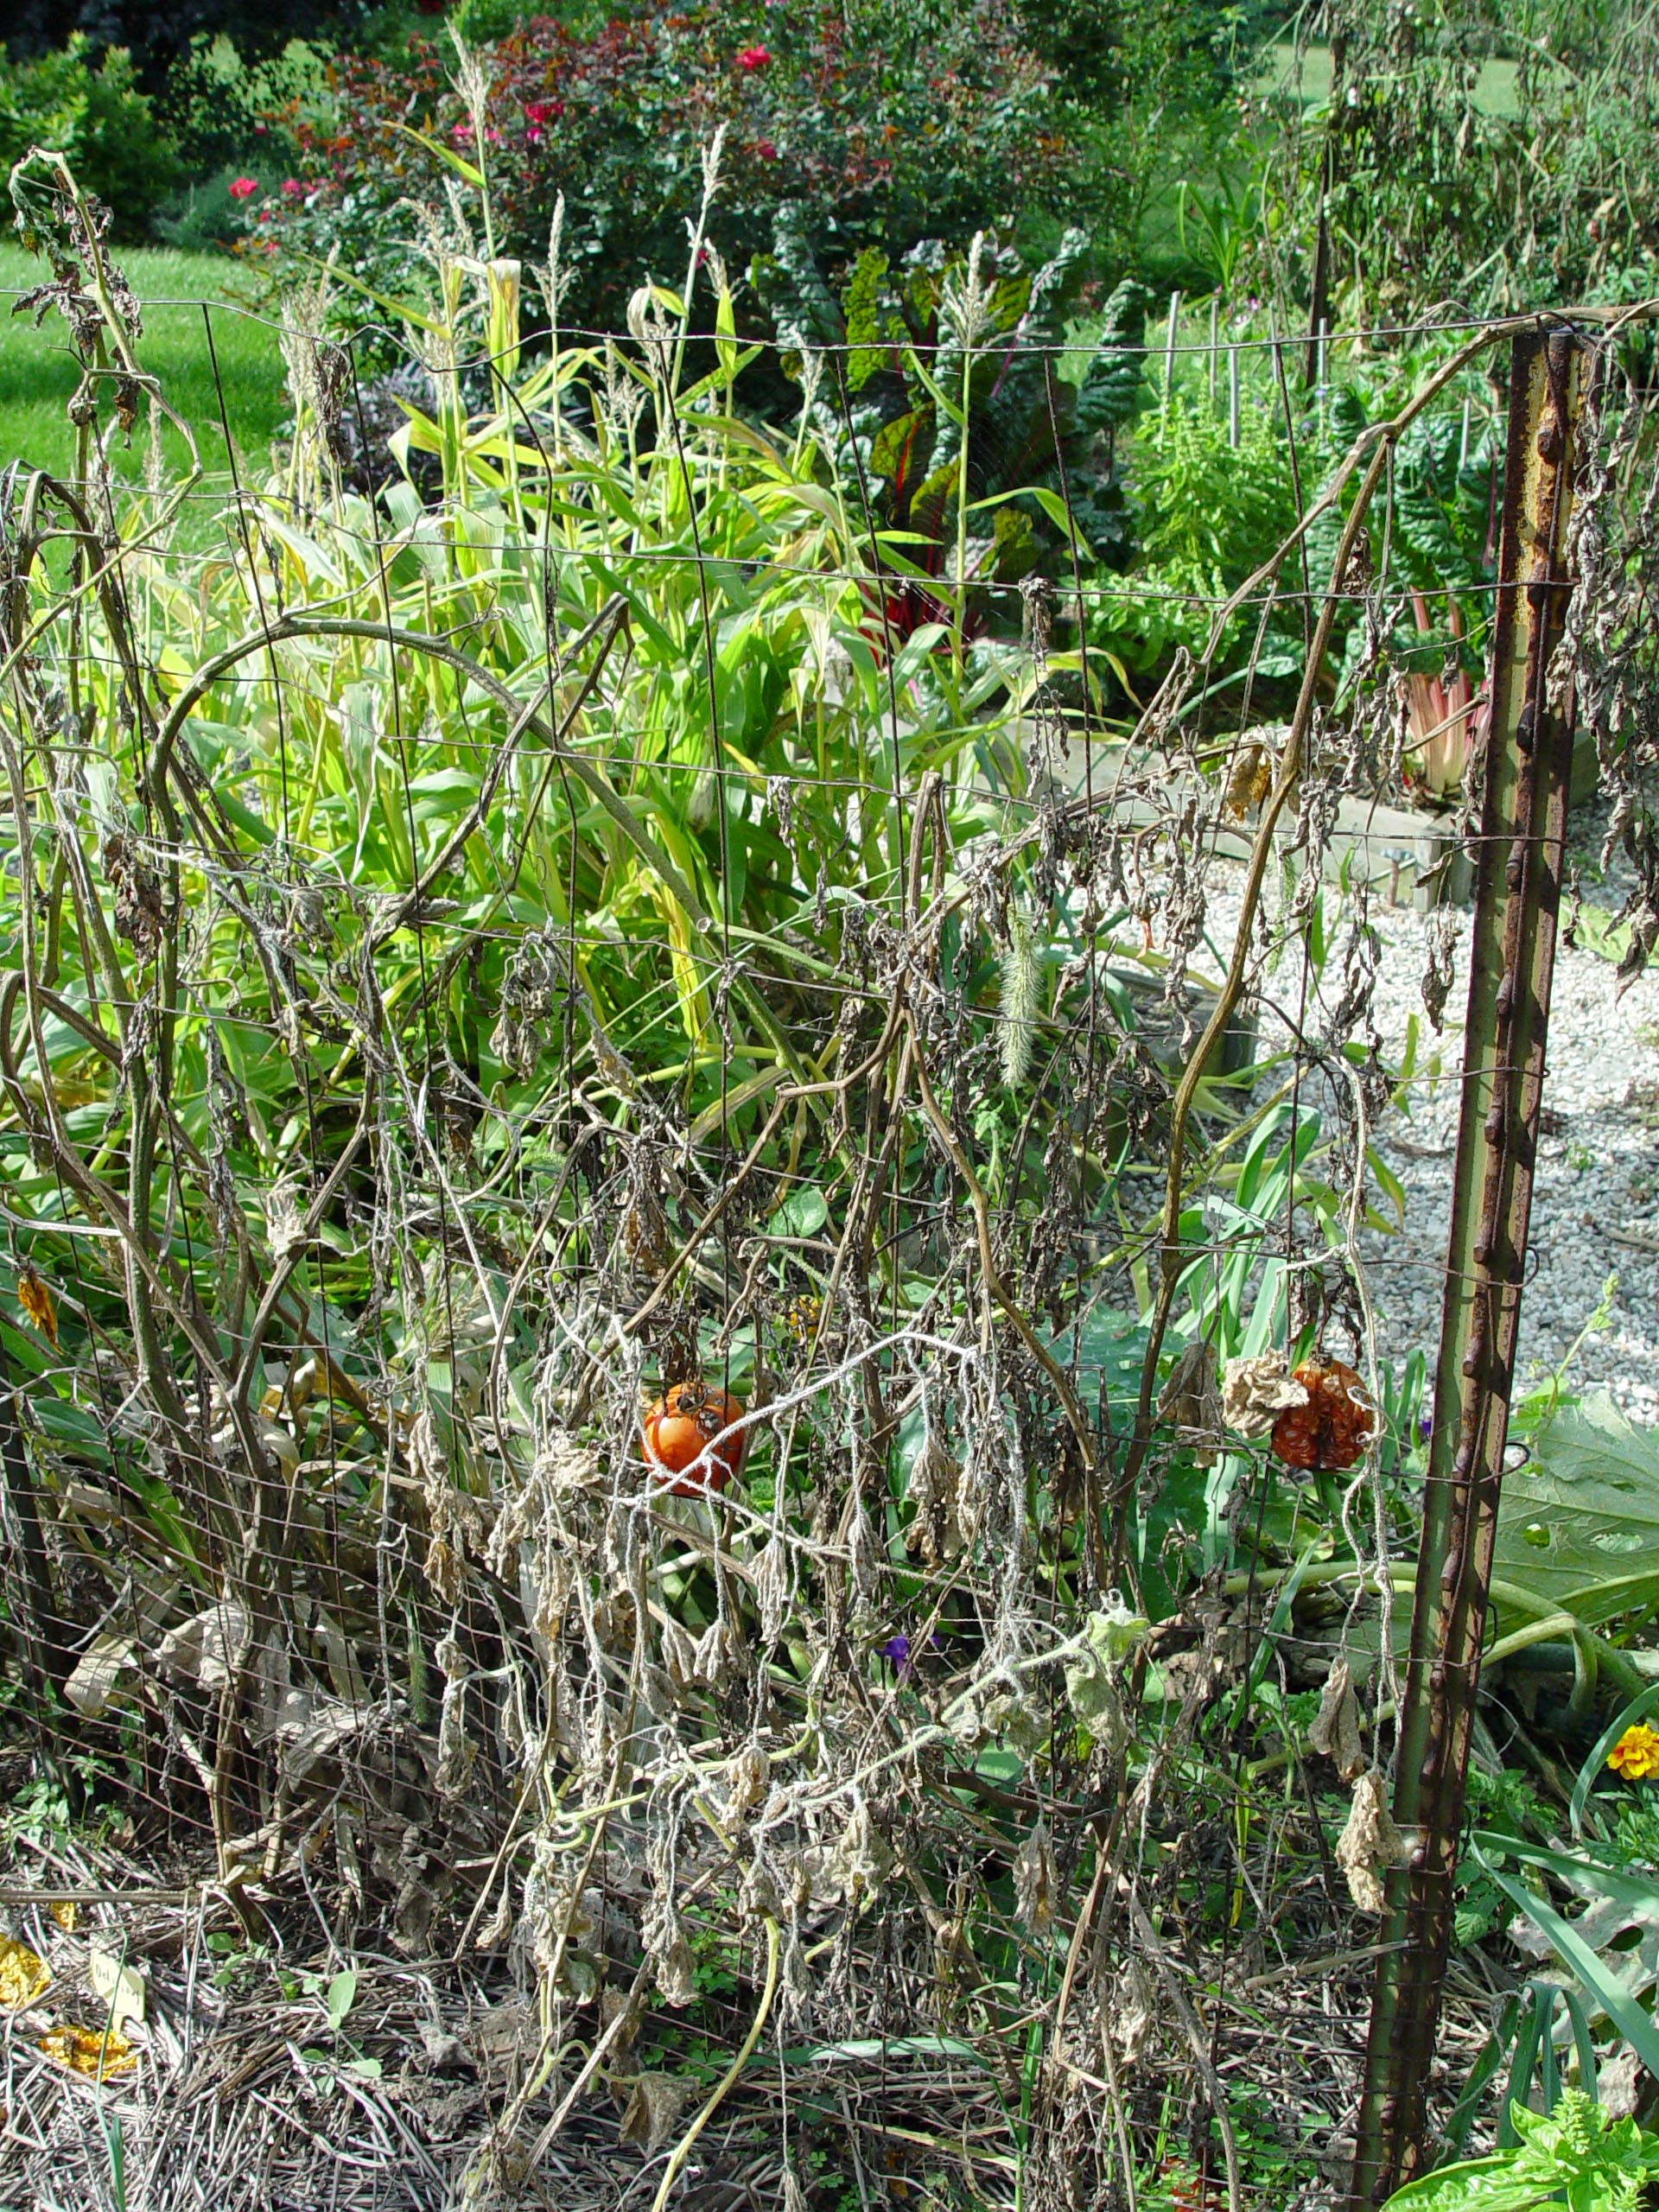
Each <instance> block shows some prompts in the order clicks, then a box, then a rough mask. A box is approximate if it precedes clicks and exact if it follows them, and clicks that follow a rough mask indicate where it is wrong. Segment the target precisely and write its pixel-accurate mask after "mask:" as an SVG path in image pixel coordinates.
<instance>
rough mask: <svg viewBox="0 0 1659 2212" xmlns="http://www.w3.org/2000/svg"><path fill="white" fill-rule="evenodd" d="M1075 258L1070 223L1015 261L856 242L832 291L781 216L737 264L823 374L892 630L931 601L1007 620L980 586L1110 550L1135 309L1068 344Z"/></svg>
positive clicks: (1134, 374) (1138, 319)
mask: <svg viewBox="0 0 1659 2212" xmlns="http://www.w3.org/2000/svg"><path fill="white" fill-rule="evenodd" d="M1090 264H1091V256H1090V248H1089V243H1088V240H1087V239H1086V238H1085V237H1084V233H1083V232H1081V231H1078V230H1069V231H1067V232H1066V233H1065V236H1064V238H1062V239H1061V241H1060V244H1059V246H1058V250H1057V251H1055V253H1054V254H1053V255H1052V257H1050V258H1049V259H1048V260H1046V261H1045V262H1043V263H1042V264H1041V265H1040V266H1039V267H1038V268H1035V269H1032V268H1029V267H1027V265H1026V264H1025V263H1024V261H1023V260H1022V258H1021V257H1020V254H1019V253H1018V252H1017V251H1015V250H1014V248H1012V247H1011V246H1008V245H1005V244H1003V243H1002V242H1001V240H999V239H998V238H996V237H995V236H993V235H990V234H981V235H978V236H976V238H974V239H973V241H972V243H971V244H970V245H969V246H968V247H966V248H965V249H964V248H963V247H960V246H949V245H944V244H943V243H942V242H941V241H940V240H938V239H937V238H929V239H925V240H923V241H922V242H921V243H920V244H919V245H916V246H914V247H912V249H911V251H909V252H908V253H906V255H905V256H904V257H903V258H902V260H901V261H899V263H898V264H896V265H895V264H893V263H892V262H890V260H889V258H888V257H887V254H886V253H885V252H884V251H881V250H880V248H878V247H874V246H870V247H867V248H866V249H865V250H864V251H863V252H862V253H861V254H860V256H859V257H858V259H857V261H856V262H855V264H854V265H853V268H852V270H851V272H850V274H849V277H847V279H846V281H845V282H844V283H842V286H841V287H840V289H839V291H836V290H835V289H832V288H831V286H830V285H829V283H828V281H827V280H826V278H825V277H824V275H823V270H822V269H821V267H820V266H819V263H818V260H817V257H816V256H815V254H814V253H813V251H812V250H811V246H810V240H809V238H808V236H807V234H806V231H805V227H804V221H803V219H802V218H801V215H800V211H799V210H798V209H793V208H791V209H785V211H784V213H783V214H782V215H781V217H780V219H779V224H778V228H777V232H776V236H775V238H774V241H773V246H772V252H771V253H770V254H769V255H766V256H765V257H761V258H760V259H758V260H757V261H756V262H755V264H753V269H752V270H751V277H752V280H753V283H754V286H755V288H756V289H757V291H758V292H759V293H760V297H761V299H762V300H763V301H764V302H765V303H766V307H767V308H768V310H769V311H770V313H771V315H772V321H773V324H774V327H776V329H777V331H778V334H779V338H780V340H782V341H783V342H784V344H785V346H792V347H794V348H795V349H797V353H798V355H799V354H801V353H804V349H806V348H808V347H812V348H816V349H822V348H828V349H829V354H828V357H827V358H828V359H829V361H830V362H831V363H832V364H838V365H837V366H835V367H833V368H832V369H831V370H830V372H829V376H828V381H829V385H830V386H831V388H829V389H825V388H824V383H823V380H821V382H820V388H819V391H818V401H819V405H820V407H821V408H822V409H824V410H829V413H830V415H831V417H832V427H833V428H836V429H839V431H840V434H841V443H842V448H844V454H843V457H844V458H845V460H846V461H847V463H848V466H847V468H846V470H845V472H844V473H845V474H846V476H847V477H848V479H849V480H854V479H856V480H861V481H862V483H863V485H864V486H865V487H866V489H867V492H868V496H869V499H870V501H871V505H872V515H873V519H874V520H875V521H876V522H879V524H880V527H881V529H882V531H884V533H885V534H886V536H887V543H888V545H889V547H890V548H891V549H893V551H892V556H891V557H892V565H893V570H894V574H893V580H892V584H891V588H890V590H889V592H888V596H887V621H888V623H889V625H890V626H892V627H893V629H894V631H895V632H896V633H897V634H899V635H901V636H906V637H907V636H909V635H910V634H912V632H914V631H915V630H916V629H917V628H918V626H920V625H921V624H923V623H925V622H930V621H935V620H939V619H940V618H941V615H942V614H943V613H944V612H945V611H946V610H947V609H948V610H950V612H952V613H954V614H955V615H956V616H957V618H959V619H960V620H962V621H963V622H964V623H965V624H966V626H967V627H968V629H969V631H971V630H972V629H974V628H977V627H982V626H984V624H985V623H986V621H987V620H988V618H990V617H991V616H992V615H993V614H994V613H995V612H997V611H999V610H1000V611H1001V612H1003V613H1006V612H1007V600H1006V597H1002V596H1001V595H1000V593H999V588H1002V590H1003V591H1006V588H1008V587H1011V586H1014V585H1016V584H1017V583H1019V582H1020V580H1021V579H1022V578H1023V577H1025V576H1027V575H1030V574H1032V573H1033V571H1036V570H1039V569H1045V570H1046V571H1047V572H1048V573H1049V574H1051V575H1061V576H1069V575H1070V573H1071V561H1072V558H1073V556H1074V555H1075V556H1076V558H1077V560H1078V561H1079V562H1080V563H1087V564H1090V565H1091V566H1092V565H1093V563H1095V562H1096V561H1097V560H1099V559H1102V558H1104V559H1108V560H1116V559H1121V558H1122V557H1123V556H1124V554H1125V553H1126V551H1127V548H1128V529H1127V516H1126V512H1125V508H1124V503H1123V498H1122V490H1121V487H1120V486H1119V484H1118V482H1117V480H1116V473H1115V470H1114V467H1113V458H1112V450H1111V442H1112V434H1113V433H1114V431H1115V430H1116V428H1117V427H1118V425H1119V424H1121V423H1123V422H1124V421H1126V420H1127V419H1128V415H1129V413H1130V411H1131V410H1132V408H1133V407H1134V404H1135V390H1136V385H1137V383H1138V380H1139V361H1138V358H1137V353H1136V349H1137V348H1138V346H1139V344H1140V340H1141V332H1142V327H1143V324H1144V319H1145V300H1144V294H1143V293H1142V291H1141V288H1140V287H1139V286H1137V285H1135V283H1132V282H1126V283H1122V284H1121V285H1120V286H1119V287H1118V288H1117V289H1116V291H1115V292H1114V293H1113V294H1112V295H1111V296H1110V297H1109V300H1108V301H1107V302H1105V307H1104V312H1103V314H1102V315H1100V317H1099V326H1100V327H1099V331H1098V334H1097V335H1096V339H1095V340H1094V342H1093V343H1092V345H1091V346H1089V347H1087V348H1084V349H1077V350H1071V351H1068V349H1067V346H1066V329H1067V324H1068V322H1069V321H1070V320H1071V317H1072V316H1073V315H1075V314H1076V313H1077V309H1078V307H1079V305H1080V303H1081V302H1082V300H1083V297H1084V293H1085V289H1086V288H1087V286H1088V284H1089V281H1090ZM822 358H823V355H822V354H821V355H820V359H822Z"/></svg>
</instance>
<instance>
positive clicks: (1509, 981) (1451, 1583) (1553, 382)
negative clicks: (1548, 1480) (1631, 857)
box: [1352, 327, 1590, 2212]
mask: <svg viewBox="0 0 1659 2212" xmlns="http://www.w3.org/2000/svg"><path fill="white" fill-rule="evenodd" d="M1589 358H1590V357H1589V353H1588V349H1587V348H1586V346H1584V345H1583V343H1582V341H1580V340H1579V339H1578V338H1576V337H1575V336H1574V335H1573V333H1571V332H1570V331H1567V330H1565V329H1562V328H1560V327H1557V328H1555V329H1552V330H1549V331H1548V332H1546V331H1544V330H1543V329H1541V328H1535V329H1533V330H1530V331H1527V332H1524V333H1522V334H1521V335H1519V336H1517V337H1516V340H1515V341H1514V352H1513V355H1512V359H1511V366H1510V434H1509V455H1508V461H1507V464H1506V467H1505V474H1504V486H1503V535H1502V539H1501V543H1500V550H1499V556H1498V586H1497V635H1496V639H1495V641H1494V647H1493V653H1492V663H1491V666H1492V715H1491V735H1490V737H1489V738H1488V741H1487V747H1486V761H1485V779H1484V780H1485V791H1484V799H1483V802H1482V807H1481V821H1480V842H1479V873H1478V879H1477V889H1476V899H1475V915H1474V927H1473V941H1472V944H1471V953H1470V969H1469V1010H1468V1017H1467V1022H1466V1025H1465V1042H1464V1072H1463V1096H1462V1105H1461V1114H1460V1120H1459V1129H1458V1146H1457V1160H1456V1168H1455V1175H1456V1182H1455V1186H1454V1190H1453V1195H1452V1233H1451V1241H1450V1245H1449V1249H1448V1251H1447V1254H1446V1294H1445V1305H1444V1309H1443V1313H1442V1319H1441V1334H1440V1364H1439V1367H1438V1370H1437V1371H1436V1374H1435V1381H1434V1427H1433V1435H1432V1438H1431V1441H1430V1446H1429V1471H1428V1479H1427V1485H1426V1489H1425V1492H1424V1498H1423V1516H1422V1538H1421V1548H1420V1549H1419V1552H1418V1555H1417V1581H1416V1592H1415V1597H1414V1603H1413V1608H1412V1621H1411V1645H1410V1656H1409V1661H1408V1672H1407V1680H1406V1690H1405V1697H1404V1701H1403V1710H1402V1719H1401V1724H1400V1738H1399V1746H1398V1751H1397V1755H1396V1762H1395V1790H1394V1817H1395V1821H1396V1822H1397V1824H1398V1825H1399V1827H1401V1828H1402V1830H1404V1831H1405V1832H1406V1833H1407V1834H1408V1836H1409V1837H1410V1838H1411V1839H1412V1843H1413V1849H1412V1854H1411V1859H1410V1863H1409V1865H1408V1866H1405V1867H1403V1868H1396V1869H1395V1870H1393V1871H1392V1872H1391V1873H1390V1875H1389V1883H1388V1893H1387V1905H1386V1909H1385V1912H1384V1918H1383V1931H1382V1932H1383V1950H1382V1952H1381V1954H1380V1955H1379V1957H1378V1961H1377V1967H1376V1982H1375V1985H1374V1991H1373V1997H1372V2004H1371V2019H1370V2040H1369V2044H1368V2047H1367V2050H1366V2062H1365V2075H1364V2087H1363V2094H1362V2099H1361V2104H1360V2113H1359V2125H1358V2130H1357V2142H1356V2149H1355V2159H1354V2174H1353V2194H1352V2202H1353V2205H1354V2207H1355V2208H1356V2212H1357V2208H1361V2207H1366V2206H1370V2205H1371V2204H1374V2203H1376V2202H1380V2201H1381V2200H1382V2199H1383V2197H1385V2196H1388V2195H1389V2192H1390V2191H1391V2190H1394V2189H1395V2188H1396V2187H1397V2186H1398V2185H1399V2183H1401V2182H1402V2181H1403V2180H1406V2179H1408V2177H1410V2176H1411V2175H1412V2174H1413V2173H1414V2171H1416V2170H1417V2169H1418V2168H1419V2166H1420V2165H1421V2163H1422V2158H1423V2150H1424V2131H1425V2125H1426V2113H1425V2103H1424V2094H1425V2090H1426V2088H1427V2082H1428V2075H1429V2068H1430V2063H1431V2062H1432V2060H1433V2053H1434V2039H1435V2029H1436V2024H1437V2020H1438V2017H1439V2012H1440V1984H1441V1980H1442V1979H1443V1976H1444V1974H1445V1970H1446V1951H1447V1945H1448V1941H1449V1936H1450V1931H1451V1923H1452V1883H1453V1880H1454V1878H1455V1877H1456V1873H1457V1866H1458V1842H1459V1830H1460V1828H1461V1827H1462V1822H1463V1808H1464V1783H1465V1773H1466V1770H1467V1765H1468V1756H1469V1731H1470V1723H1471V1719H1472V1718H1473V1713H1474V1705H1475V1692H1476V1688H1477V1686H1478V1682H1479V1679H1480V1661H1481V1645H1482V1638H1483V1636H1484V1631H1485V1625H1486V1607H1487V1599H1488V1596H1489V1594H1490V1587H1491V1569H1492V1548H1493V1541H1494V1539H1495V1537H1496V1535H1497V1507H1498V1490H1499V1485H1500V1484H1501V1482H1502V1479H1503V1450H1504V1444H1505V1441H1506V1439H1507V1435H1508V1429H1509V1414H1510V1394H1511V1391H1512V1389H1513V1387H1514V1376H1515V1347H1516V1326H1517V1324H1518V1322H1519V1319H1520V1313H1521V1288H1522V1281H1523V1280H1524V1276H1525V1271H1526V1260H1527V1230H1528V1220H1529V1214H1530V1211H1531V1204H1532V1180H1533V1172H1534V1165H1535V1159H1536V1154H1537V1141H1538V1117H1539V1109H1540V1105H1541V1098H1542V1092H1543V1078H1544V1046H1545V1039H1546V1033H1547V1031H1548V1020H1549V991H1550V978H1551V973H1552V970H1553V969H1554V957H1555V922H1556V915H1557V912H1558V910H1559V907H1560V888H1561V856H1562V850H1563V845H1564V842H1565V837H1566V827H1567V790H1568V785H1569V782H1570V779H1571V770H1572V760H1573V722H1572V705H1571V702H1570V701H1568V702H1567V703H1566V705H1565V707H1563V705H1562V703H1561V702H1559V701H1558V700H1557V699H1556V698H1554V696H1552V693H1551V689H1550V681H1549V664H1550V660H1551V658H1552V656H1553V654H1554V652H1555V649H1556V647H1557V646H1558V645H1559V644H1560V639H1561V636H1562V632H1563V625H1564V618H1565V615H1566V611H1567V587H1568V578H1567V573H1566V559H1565V554H1564V547H1565V545H1566V542H1567V523H1568V518H1569V515H1570V512H1571V507H1572V498H1573V442H1574V437H1575V434H1576V429H1577V423H1578V417H1579V411H1580V404H1581V401H1582V397H1583V391H1584V382H1585V377H1586V372H1587V367H1588V362H1589Z"/></svg>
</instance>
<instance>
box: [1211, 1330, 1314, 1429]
mask: <svg viewBox="0 0 1659 2212" xmlns="http://www.w3.org/2000/svg"><path fill="white" fill-rule="evenodd" d="M1306 1403H1307V1392H1306V1390H1305V1389H1303V1387H1302V1385H1301V1384H1300V1383H1299V1382H1298V1381H1297V1380H1296V1378H1295V1376H1294V1375H1293V1374H1292V1373H1291V1371H1290V1364H1289V1362H1288V1361H1287V1359H1286V1357H1285V1356H1284V1354H1283V1352H1281V1351H1264V1352H1261V1353H1258V1354H1257V1355H1256V1357H1255V1358H1253V1359H1230V1360H1229V1361H1228V1363H1227V1365H1226V1367H1225V1369H1224V1370H1223V1373H1222V1378H1221V1415H1222V1419H1223V1420H1224V1421H1225V1422H1226V1424H1227V1426H1228V1427H1229V1428H1230V1429H1235V1430H1236V1432H1237V1433H1238V1434H1239V1435H1240V1436H1248V1437H1258V1436H1266V1435H1267V1434H1268V1433H1269V1431H1270V1430H1271V1429H1272V1427H1273V1425H1274V1421H1277V1420H1278V1418H1279V1416H1280V1414H1282V1413H1285V1412H1287V1411H1288V1410H1289V1408H1291V1407H1293V1406H1305V1405H1306Z"/></svg>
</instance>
